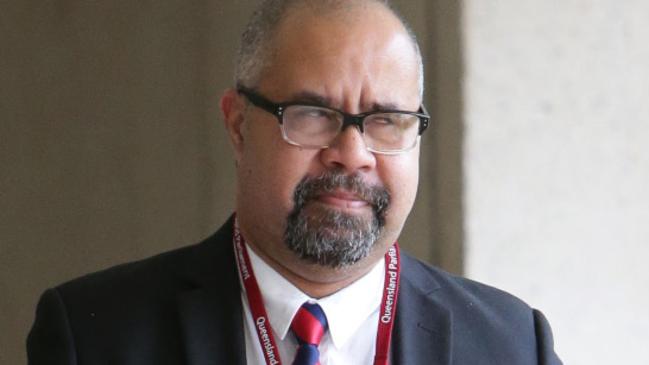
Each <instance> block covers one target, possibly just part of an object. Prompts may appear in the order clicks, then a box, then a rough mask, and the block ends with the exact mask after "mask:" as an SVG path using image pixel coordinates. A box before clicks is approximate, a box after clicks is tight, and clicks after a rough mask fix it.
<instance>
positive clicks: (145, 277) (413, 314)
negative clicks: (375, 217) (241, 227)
mask: <svg viewBox="0 0 649 365" xmlns="http://www.w3.org/2000/svg"><path fill="white" fill-rule="evenodd" d="M402 258H403V259H402V260H403V261H402V279H401V286H400V291H399V302H398V306H397V316H396V323H395V332H394V334H393V343H392V357H393V361H392V364H394V365H417V364H425V365H447V364H448V365H450V364H455V365H459V364H463V365H464V364H466V365H480V364H485V365H486V364H494V365H496V364H497V365H526V364H547V365H550V364H561V361H560V360H559V359H558V358H557V356H556V355H555V353H554V350H553V344H552V335H551V331H550V328H549V326H548V324H547V322H546V320H545V319H544V317H543V315H542V314H541V313H540V312H538V311H535V310H533V309H531V308H530V307H528V306H527V305H526V304H524V303H523V302H521V301H520V300H518V299H516V298H514V297H512V296H511V295H509V294H506V293H504V292H502V291H499V290H497V289H494V288H491V287H488V286H485V285H482V284H478V283H476V282H473V281H470V280H467V279H463V278H459V277H455V276H452V275H450V274H448V273H445V272H443V271H441V270H438V269H436V268H433V267H430V266H428V265H426V264H423V263H421V262H419V261H417V260H415V259H413V258H411V257H409V256H407V255H405V254H404V255H402ZM237 275H238V274H237V270H236V264H235V259H234V254H233V249H232V222H231V221H230V222H228V223H226V224H225V225H224V226H223V227H221V229H220V230H219V231H218V232H217V233H216V234H215V235H213V236H212V237H210V238H208V239H206V240H205V241H204V242H202V243H200V244H198V245H194V246H190V247H185V248H182V249H179V250H175V251H171V252H168V253H164V254H161V255H158V256H155V257H152V258H149V259H146V260H143V261H139V262H135V263H130V264H125V265H121V266H117V267H114V268H111V269H108V270H105V271H102V272H99V273H95V274H90V275H87V276H85V277H82V278H79V279H76V280H73V281H71V282H68V283H66V284H63V285H61V286H59V287H56V288H53V289H49V290H47V291H46V292H45V293H44V294H43V296H42V297H41V300H40V302H39V304H38V309H37V313H36V320H35V322H34V325H33V327H32V330H31V332H30V334H29V337H28V340H27V351H28V356H29V364H31V365H44V364H47V365H63V364H65V365H71V364H79V365H91V364H92V365H99V364H120V365H121V364H124V365H136V364H137V365H148V364H151V365H154V364H155V365H164V364H191V365H208V364H210V365H211V364H227V365H245V364H246V360H245V341H244V335H243V323H244V322H243V314H242V306H241V300H240V286H239V280H238V277H237ZM285 360H286V359H285ZM287 363H288V362H287ZM353 365H357V364H353Z"/></svg>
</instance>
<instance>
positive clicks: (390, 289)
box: [232, 219, 400, 365]
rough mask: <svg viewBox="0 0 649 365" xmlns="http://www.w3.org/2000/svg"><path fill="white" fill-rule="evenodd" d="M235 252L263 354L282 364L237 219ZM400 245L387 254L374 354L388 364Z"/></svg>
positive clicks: (270, 364)
mask: <svg viewBox="0 0 649 365" xmlns="http://www.w3.org/2000/svg"><path fill="white" fill-rule="evenodd" d="M232 241H233V244H234V252H235V256H236V260H237V267H238V268H239V275H240V277H241V280H242V281H243V286H244V288H245V290H246V294H247V296H248V304H249V306H250V312H251V313H252V318H253V320H254V322H255V329H256V330H257V336H258V337H259V343H260V345H261V347H262V350H263V353H264V358H265V359H266V364H267V365H281V364H282V360H280V357H279V350H278V348H277V345H276V343H275V338H274V336H273V330H272V328H271V327H270V321H269V320H268V315H267V314H266V308H265V307H264V302H263V299H262V296H261V291H260V290H259V285H258V284H257V279H255V273H254V272H253V270H252V265H251V264H250V256H249V255H248V249H247V248H246V242H245V240H244V238H243V236H242V235H241V232H239V226H238V224H237V221H236V219H235V223H234V234H233V237H232ZM399 258H400V257H399V245H398V244H397V243H396V242H395V244H394V245H392V246H391V247H390V248H389V249H388V252H387V253H386V254H385V281H384V287H383V298H382V299H381V308H380V312H379V325H378V332H377V335H376V354H375V356H374V365H388V360H389V355H390V339H391V337H392V327H394V317H395V314H396V310H397V297H398V293H399V274H400V265H399V263H400V261H399Z"/></svg>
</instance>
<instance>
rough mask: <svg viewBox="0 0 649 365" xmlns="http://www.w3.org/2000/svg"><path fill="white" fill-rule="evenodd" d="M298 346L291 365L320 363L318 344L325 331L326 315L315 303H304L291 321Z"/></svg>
mask: <svg viewBox="0 0 649 365" xmlns="http://www.w3.org/2000/svg"><path fill="white" fill-rule="evenodd" d="M291 330H292V331H293V333H294V334H295V337H296V338H297V341H298V343H299V347H298V348H297V353H296V354H295V360H293V365H320V351H319V350H318V345H319V344H320V340H321V339H322V336H324V334H325V332H326V331H327V317H325V314H324V312H323V311H322V308H320V306H319V305H317V304H311V303H308V302H307V303H304V304H302V306H301V307H300V309H299V310H298V311H297V313H296V314H295V317H294V318H293V322H292V323H291Z"/></svg>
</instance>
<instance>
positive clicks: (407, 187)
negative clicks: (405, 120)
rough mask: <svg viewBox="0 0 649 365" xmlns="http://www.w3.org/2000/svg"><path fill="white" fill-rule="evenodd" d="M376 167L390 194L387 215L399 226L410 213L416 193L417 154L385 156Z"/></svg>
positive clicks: (417, 179) (417, 176)
mask: <svg viewBox="0 0 649 365" xmlns="http://www.w3.org/2000/svg"><path fill="white" fill-rule="evenodd" d="M413 152H414V151H413ZM378 169H379V174H380V178H381V180H382V181H383V183H384V184H385V185H386V187H387V188H388V190H389V191H390V194H391V206H390V210H389V212H388V215H389V217H390V218H391V219H392V220H393V222H392V223H393V224H395V225H397V226H400V225H402V224H403V222H405V220H406V218H407V216H408V214H409V213H410V210H411V209H412V206H413V204H414V201H415V196H416V195H417V186H418V181H419V158H418V154H414V153H413V154H412V155H410V153H408V154H404V155H397V156H385V157H383V158H382V159H381V162H380V164H379V166H378Z"/></svg>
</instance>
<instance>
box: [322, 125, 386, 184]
mask: <svg viewBox="0 0 649 365" xmlns="http://www.w3.org/2000/svg"><path fill="white" fill-rule="evenodd" d="M320 154H321V155H320V158H321V159H322V163H323V164H324V165H325V166H327V167H328V168H332V169H334V168H335V169H340V170H344V171H345V172H346V173H348V174H353V173H355V172H357V171H368V170H371V169H373V168H374V167H375V166H376V157H375V156H374V153H372V152H371V151H369V150H368V149H367V147H366V146H365V141H364V140H363V136H362V134H361V132H360V131H359V129H358V127H357V126H350V127H349V128H345V129H344V130H342V131H341V132H340V133H339V134H338V136H337V137H336V139H335V140H334V141H333V143H332V144H331V145H330V146H329V147H328V148H325V149H323V150H322V151H321V152H320Z"/></svg>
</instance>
